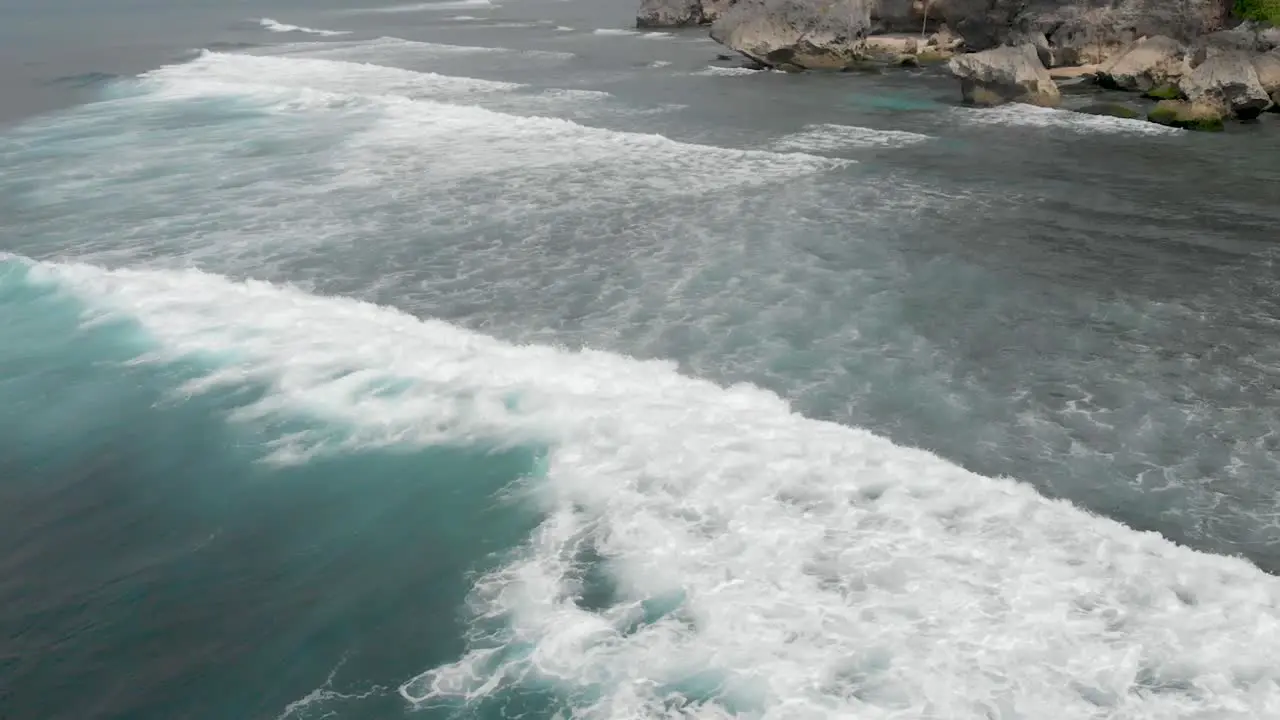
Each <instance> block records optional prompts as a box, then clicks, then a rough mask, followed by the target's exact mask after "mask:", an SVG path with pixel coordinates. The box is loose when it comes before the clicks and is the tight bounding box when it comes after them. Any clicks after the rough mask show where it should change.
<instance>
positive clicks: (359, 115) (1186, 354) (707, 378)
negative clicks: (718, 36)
mask: <svg viewBox="0 0 1280 720" xmlns="http://www.w3.org/2000/svg"><path fill="white" fill-rule="evenodd" d="M555 5H556V7H557V8H560V9H558V10H555V11H554V12H555V13H561V14H558V15H557V14H554V13H553V11H552V10H548V11H547V13H546V14H545V15H542V14H539V13H540V12H541V11H539V12H534V11H532V10H530V9H525V10H521V9H519V8H515V7H514V6H513V7H512V8H510V9H508V8H503V7H499V6H498V5H497V4H491V3H489V2H480V1H479V0H476V1H472V0H465V1H463V2H451V1H445V2H436V3H416V4H400V5H391V4H388V5H376V6H368V7H346V8H341V9H334V10H328V11H323V12H321V11H319V10H317V11H315V12H313V13H312V14H310V15H306V14H303V15H300V16H299V17H297V18H296V19H295V18H293V17H291V16H289V15H287V14H285V11H283V10H280V9H276V8H272V9H267V8H263V9H262V10H261V12H262V13H263V14H270V15H272V16H273V17H277V18H285V19H281V20H271V19H252V20H248V21H246V20H245V19H244V18H239V19H236V20H235V21H234V22H229V23H228V27H232V28H235V29H234V30H233V31H228V32H236V33H258V35H253V36H251V37H253V38H257V39H255V40H254V42H253V43H248V42H246V43H245V46H244V47H239V48H232V47H230V43H231V41H230V40H228V41H227V43H225V44H223V45H217V44H215V43H206V46H205V47H202V48H193V49H192V51H191V52H190V53H188V54H187V55H185V56H184V57H182V58H180V59H177V60H173V61H170V62H164V63H157V64H156V66H155V67H152V68H150V69H148V70H145V71H142V72H138V73H135V74H131V75H128V76H121V77H114V78H109V79H108V80H106V81H104V82H102V83H100V84H99V85H98V86H97V87H96V88H95V95H94V96H93V99H92V100H91V101H88V102H84V103H81V104H77V105H74V106H71V107H68V108H66V109H63V110H60V111H57V112H54V113H51V114H46V115H42V116H38V117H33V118H30V119H27V120H25V121H23V122H21V123H19V124H17V125H16V126H14V127H10V128H4V129H3V130H2V131H0V167H4V168H6V170H5V172H4V173H3V175H0V370H3V373H0V407H3V408H5V409H4V410H3V411H0V475H3V476H5V477H7V478H10V479H7V480H4V481H3V482H0V528H3V529H0V541H2V542H0V547H9V548H14V550H13V551H12V552H11V553H10V554H8V555H5V554H4V553H3V552H0V568H4V569H5V574H6V575H7V576H8V577H11V578H17V579H18V580H15V581H13V582H9V583H0V606H3V607H7V608H9V610H7V611H6V612H7V615H6V616H5V617H4V621H5V622H13V623H14V625H13V627H15V628H16V627H22V628H24V630H23V631H22V632H20V633H19V632H16V631H15V632H14V633H12V635H11V636H12V637H14V638H17V640H16V641H15V642H16V643H18V644H17V645H15V647H17V648H18V652H17V653H16V654H15V657H18V658H19V659H18V660H17V661H15V663H14V664H12V665H10V668H11V670H10V672H11V673H12V674H11V677H13V678H15V679H16V680H18V682H17V683H15V687H16V688H18V690H17V691H15V693H14V694H13V695H12V696H11V697H10V700H9V701H8V702H11V703H12V705H11V710H10V711H9V712H10V714H11V715H12V716H13V717H15V718H26V717H32V718H35V717H42V718H55V717H85V716H91V715H94V714H98V715H102V714H108V715H110V714H115V715H118V716H130V717H135V718H152V717H155V718H162V717H164V718H172V717H196V716H201V717H203V716H205V715H202V713H208V714H209V715H208V716H217V717H246V718H250V717H251V718H257V717H263V718H291V719H293V720H302V719H305V718H319V717H342V718H374V717H377V718H386V717H398V716H407V717H440V718H461V717H476V718H517V717H521V718H529V719H530V720H532V719H533V718H553V717H559V718H567V717H575V718H610V719H612V718H654V717H667V718H759V719H761V720H765V719H767V720H775V719H783V718H785V719H800V718H804V719H808V718H846V717H857V718H868V719H881V718H883V719H885V720H888V719H890V718H894V719H902V718H919V719H925V718H966V719H967V718H973V719H975V720H979V719H981V720H994V719H1000V720H1013V719H1025V720H1039V719H1042V718H1061V719H1063V720H1075V719H1081V720H1083V719H1093V718H1116V719H1123V720H1157V719H1159V720H1164V719H1173V718H1178V719H1184V718H1185V719H1188V720H1190V719H1193V718H1195V719H1205V720H1207V719H1210V718H1212V719H1214V720H1218V719H1229V718H1239V719H1240V720H1244V719H1246V718H1247V719H1257V718H1268V717H1280V665H1277V663H1276V661H1275V658H1274V655H1275V653H1274V651H1273V650H1272V649H1271V648H1273V647H1274V646H1275V645H1276V644H1277V643H1280V580H1278V579H1277V577H1276V576H1275V575H1274V574H1273V573H1274V572H1275V570H1276V569H1277V568H1280V560H1278V559H1277V558H1278V557H1280V554H1278V553H1277V551H1276V549H1275V548H1276V547H1277V544H1278V543H1280V523H1278V522H1277V519H1278V518H1280V490H1278V489H1277V488H1276V486H1275V483H1274V478H1275V477H1276V474H1275V473H1276V471H1277V469H1278V468H1277V465H1276V460H1275V454H1274V453H1275V452H1276V451H1277V449H1278V448H1277V445H1276V442H1277V437H1280V435H1278V434H1277V432H1276V431H1277V429H1280V411H1278V408H1280V398H1278V397H1277V390H1276V385H1275V383H1274V377H1275V374H1276V370H1275V368H1276V367H1280V364H1278V363H1280V357H1278V356H1277V351H1276V350H1275V348H1276V347H1278V345H1277V344H1276V342H1275V341H1276V340H1277V339H1280V338H1277V337H1276V336H1277V334H1278V333H1280V326H1277V325H1276V322H1275V319H1274V318H1275V316H1276V315H1275V313H1276V311H1277V308H1278V307H1280V306H1277V304H1276V301H1275V300H1274V293H1273V292H1272V291H1273V290H1274V289H1275V288H1276V285H1275V281H1274V278H1273V276H1272V274H1271V271H1270V269H1269V268H1271V267H1272V263H1273V262H1274V258H1275V253H1274V251H1273V250H1272V249H1271V247H1270V246H1269V245H1268V244H1267V243H1266V242H1264V240H1265V236H1266V233H1267V228H1272V227H1274V222H1275V221H1277V220H1278V219H1280V218H1277V216H1276V214H1275V213H1276V211H1275V208H1274V207H1273V206H1272V205H1269V204H1268V202H1267V198H1266V197H1265V195H1266V193H1265V191H1258V192H1256V193H1253V194H1250V192H1251V191H1249V190H1242V191H1241V192H1240V194H1238V195H1237V196H1234V197H1231V198H1225V197H1222V198H1219V197H1217V196H1205V194H1204V193H1203V191H1202V188H1201V186H1200V184H1199V183H1198V182H1197V181H1196V180H1195V178H1190V177H1188V178H1186V179H1185V180H1179V179H1177V178H1169V177H1166V178H1164V184H1161V185H1157V184H1153V183H1152V182H1151V181H1150V178H1152V177H1155V176H1158V175H1160V167H1161V166H1160V165H1159V162H1160V159H1161V158H1162V157H1164V156H1167V154H1169V153H1172V152H1177V153H1180V154H1182V155H1183V156H1189V157H1195V158H1197V159H1198V160H1199V161H1201V162H1204V163H1210V162H1220V161H1222V160H1221V159H1220V156H1221V155H1222V153H1224V152H1231V153H1237V154H1235V155H1231V156H1230V161H1231V162H1232V163H1234V164H1235V165H1234V167H1235V168H1236V172H1237V173H1240V174H1245V175H1247V174H1249V173H1253V174H1254V175H1252V176H1250V177H1254V178H1255V179H1257V180H1258V181H1259V182H1261V183H1262V184H1261V187H1266V185H1265V182H1264V181H1268V180H1269V179H1271V178H1272V177H1273V175H1274V169H1271V168H1269V166H1268V165H1266V163H1265V162H1264V161H1263V160H1261V159H1258V157H1257V156H1258V155H1259V153H1256V152H1245V151H1243V150H1239V151H1237V150H1228V151H1224V150H1223V149H1222V148H1221V147H1218V146H1212V145H1205V144H1201V143H1205V142H1209V141H1204V140H1202V139H1197V138H1189V137H1188V136H1187V134H1185V133H1181V132H1177V131H1171V130H1169V129H1167V128H1156V127H1155V126H1149V125H1146V124H1142V123H1136V122H1132V121H1126V120H1122V119H1117V118H1101V117H1095V116H1084V115H1078V114H1074V113H1070V112H1066V111H1050V110H1042V109H1038V108H1020V107H1009V108H1001V109H997V110H993V111H976V110H971V109H964V108H957V107H953V106H951V105H948V104H946V103H944V102H943V101H942V100H941V99H940V98H941V97H942V95H941V94H940V93H941V92H942V90H938V93H937V94H931V93H933V91H932V90H930V88H932V87H933V86H932V85H929V83H931V82H933V80H931V79H930V78H929V77H927V76H926V77H925V78H923V79H921V80H920V81H919V82H920V83H923V86H922V87H924V88H925V90H920V89H918V87H921V86H911V87H906V86H898V85H895V84H894V83H895V82H897V81H895V80H892V79H885V78H882V77H871V76H868V77H855V78H850V77H847V76H840V77H835V76H830V77H826V76H816V75H815V76H804V77H799V78H797V77H792V76H788V75H785V74H781V73H770V72H756V71H752V70H748V69H744V68H741V67H738V66H737V64H736V63H734V62H732V61H723V60H718V59H716V58H715V52H714V48H712V47H709V46H707V45H706V44H705V43H703V42H702V38H699V37H697V36H695V35H692V34H690V35H684V34H680V33H673V34H670V35H662V36H661V37H659V36H658V35H652V34H651V35H646V34H642V33H636V32H631V31H628V30H626V29H625V23H622V22H612V19H616V18H613V16H612V15H605V14H604V13H603V11H599V10H593V9H585V8H583V7H579V6H577V5H575V4H573V3H555ZM458 8H466V9H467V12H472V13H476V14H475V15H468V16H465V19H464V20H459V19H457V18H456V17H446V16H442V15H441V14H440V13H439V12H437V11H440V10H444V9H455V10H456V9H458ZM480 13H484V14H483V15H481V14H480ZM503 13H507V14H503ZM615 14H616V13H615ZM531 18H536V19H537V21H536V22H534V21H532V20H531ZM544 20H545V22H543V21H544ZM385 23H400V25H399V26H396V25H386V24H385ZM562 23H563V24H562ZM446 25H447V26H448V27H446ZM570 26H572V27H574V28H581V29H580V30H572V29H570ZM245 28H248V29H245ZM320 28H327V29H320ZM308 36H309V37H308ZM228 37H239V36H231V35H229V36H228ZM657 40H664V41H665V42H657ZM210 46H212V47H210ZM840 83H845V84H843V85H842V84H840ZM849 83H854V85H852V86H850V85H848V84H849ZM938 83H939V85H938V87H940V88H944V89H945V88H946V87H949V86H946V85H943V84H942V81H941V80H938ZM850 87H853V88H855V89H856V92H853V91H850V89H849V88H850ZM761 98H769V99H770V104H773V105H776V106H778V107H785V108H786V111H785V112H776V113H774V112H766V111H764V110H761ZM1222 142H1224V143H1230V142H1233V140H1232V138H1230V137H1227V138H1226V139H1224V140H1223V141H1222ZM993 147H999V148H1003V150H1002V151H1000V152H993V151H992V149H991V148H993ZM1227 147H1228V148H1234V147H1235V146H1231V145H1228V146H1227ZM1262 155H1265V153H1263V154H1262ZM1117 156H1120V157H1125V158H1126V162H1125V163H1121V164H1119V166H1116V165H1114V164H1112V163H1111V160H1112V158H1114V157H1117ZM1063 158H1069V159H1070V162H1066V161H1065V160H1063ZM1223 162H1225V161H1223ZM1051 170H1052V171H1051ZM1193 190H1194V192H1195V193H1196V194H1197V196H1198V197H1199V200H1198V203H1199V204H1197V205H1194V206H1192V205H1188V204H1185V203H1187V202H1189V201H1187V200H1186V199H1185V198H1186V197H1187V195H1185V194H1184V195H1180V193H1191V192H1192V191H1193ZM1179 197H1181V198H1183V199H1182V200H1180V201H1179V202H1182V203H1184V204H1182V205H1178V206H1177V208H1181V212H1182V215H1179V214H1178V212H1179V211H1178V210H1177V209H1175V207H1174V206H1173V205H1171V204H1167V203H1171V202H1172V199H1177V198H1179ZM1188 208H1194V209H1188ZM1086 210H1087V212H1086ZM1179 223H1181V224H1179ZM3 508H8V509H7V510H6V509H3ZM5 513H7V514H5ZM59 638H64V639H65V645H60V646H59V647H61V648H62V649H60V650H59V653H60V655H59V657H58V658H56V659H55V658H53V657H52V656H50V655H49V654H48V650H47V648H49V647H51V646H53V644H55V643H58V642H62V641H60V640H59ZM112 658H114V660H112ZM55 660H57V662H55ZM120 667H128V668H131V671H130V672H131V677H132V678H133V680H132V681H131V683H130V684H129V685H130V686H129V688H128V689H127V690H125V689H122V687H123V686H122V685H121V682H122V678H123V677H124V675H122V674H121V672H120V670H119V668H120ZM72 677H74V678H76V679H77V682H78V683H79V685H78V686H79V688H80V690H79V692H77V693H73V694H66V693H58V692H56V689H57V688H59V687H63V686H65V683H67V682H70V681H71V680H70V678H72ZM2 697H3V695H2V694H0V698H2ZM3 702H6V701H5V700H3V699H0V703H3ZM5 714H6V713H5V711H4V708H3V707H2V706H0V715H5Z"/></svg>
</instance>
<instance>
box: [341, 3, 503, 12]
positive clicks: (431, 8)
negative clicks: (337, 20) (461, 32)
mask: <svg viewBox="0 0 1280 720" xmlns="http://www.w3.org/2000/svg"><path fill="white" fill-rule="evenodd" d="M476 7H500V6H495V5H494V4H493V3H492V2H491V1H490V0H440V2H419V3H407V4H404V5H384V6H381V7H369V8H347V9H345V10H342V11H340V12H341V13H343V14H346V15H364V14H396V13H417V12H435V11H439V10H457V9H459V8H476Z"/></svg>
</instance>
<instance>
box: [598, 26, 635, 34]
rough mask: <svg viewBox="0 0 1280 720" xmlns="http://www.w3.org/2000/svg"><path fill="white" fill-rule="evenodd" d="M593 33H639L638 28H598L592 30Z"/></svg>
mask: <svg viewBox="0 0 1280 720" xmlns="http://www.w3.org/2000/svg"><path fill="white" fill-rule="evenodd" d="M591 34H592V35H639V34H640V32H639V31H637V30H626V29H624V28H596V29H595V30H592V31H591Z"/></svg>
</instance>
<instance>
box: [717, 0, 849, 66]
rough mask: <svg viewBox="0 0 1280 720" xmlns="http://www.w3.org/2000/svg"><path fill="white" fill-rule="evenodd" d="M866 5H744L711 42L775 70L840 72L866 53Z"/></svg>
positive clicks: (838, 1) (745, 0)
mask: <svg viewBox="0 0 1280 720" xmlns="http://www.w3.org/2000/svg"><path fill="white" fill-rule="evenodd" d="M870 22H871V20H870V14H869V12H868V6H867V0H739V2H737V3H736V4H735V5H734V6H733V8H732V9H730V10H729V11H728V12H726V13H725V14H724V15H723V16H721V17H720V19H718V20H716V21H715V22H714V23H712V25H711V39H713V40H715V41H716V42H718V43H720V44H722V45H724V46H726V47H729V48H731V49H733V50H736V51H738V52H740V53H742V54H743V55H746V56H747V57H749V58H751V59H752V60H756V61H757V62H761V63H764V64H765V65H769V66H771V67H779V66H782V65H794V66H797V67H800V68H806V69H818V68H827V69H840V68H843V67H846V66H848V65H850V64H851V63H854V62H856V61H857V60H859V59H860V58H861V57H862V56H863V55H864V54H865V52H866V47H865V42H864V41H865V39H866V36H867V29H868V27H869V26H870Z"/></svg>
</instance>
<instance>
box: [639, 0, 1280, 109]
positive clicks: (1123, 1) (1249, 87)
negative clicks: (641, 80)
mask: <svg viewBox="0 0 1280 720" xmlns="http://www.w3.org/2000/svg"><path fill="white" fill-rule="evenodd" d="M1277 22H1280V0H1179V1H1178V2H1170V1H1169V0H1112V1H1105V0H643V2H642V4H641V6H640V10H639V11H638V12H637V15H636V25H637V26H638V27H643V28H673V27H687V26H693V25H709V26H710V35H711V38H712V39H714V40H715V41H716V42H719V43H720V44H722V45H724V46H725V47H727V48H730V49H732V50H734V51H735V52H737V53H738V54H740V55H741V56H743V57H745V58H746V59H747V60H748V62H750V63H751V64H753V65H754V66H756V67H762V68H764V67H768V68H774V69H778V70H783V71H787V72H804V71H810V70H827V71H852V70H861V69H867V68H869V67H874V68H887V67H892V66H913V67H914V66H920V65H928V64H941V63H946V65H947V68H948V69H949V70H950V72H951V74H952V75H954V76H955V77H956V78H957V79H958V80H959V82H960V90H961V93H960V94H961V98H962V100H963V101H964V102H965V103H968V104H972V105H980V106H992V105H999V104H1003V103H1010V102H1020V103H1029V104H1033V105H1039V106H1043V107H1055V106H1057V105H1059V104H1060V103H1061V97H1062V93H1061V89H1060V87H1059V85H1060V84H1064V85H1065V84H1068V83H1082V82H1084V83H1093V84H1096V85H1097V86H1098V87H1100V88H1103V89H1106V90H1110V91H1114V92H1115V93H1117V98H1119V99H1121V100H1124V99H1125V98H1124V96H1122V95H1120V94H1121V93H1127V94H1129V96H1130V97H1134V96H1141V97H1143V98H1146V99H1147V100H1149V101H1150V100H1154V101H1157V102H1156V105H1155V106H1154V107H1152V108H1151V109H1150V110H1149V111H1148V112H1146V114H1145V117H1146V119H1147V120H1149V121H1151V122H1156V123H1160V124H1163V125H1169V126H1173V127H1179V128H1184V129H1189V130H1206V131H1216V130H1222V129H1223V127H1224V125H1225V123H1228V122H1248V121H1251V120H1255V119H1257V118H1258V117H1259V116H1260V115H1261V114H1262V113H1263V112H1268V111H1270V112H1280V27H1276V26H1275V25H1276V23H1277ZM1086 111H1088V112H1100V113H1104V114H1111V115H1117V116H1120V117H1130V118H1135V119H1136V118H1141V117H1143V114H1142V113H1141V112H1139V111H1138V110H1135V109H1133V108H1132V107H1129V105H1127V104H1126V103H1125V102H1118V103H1098V104H1095V105H1094V106H1092V107H1091V108H1089V109H1087V110H1086Z"/></svg>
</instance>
